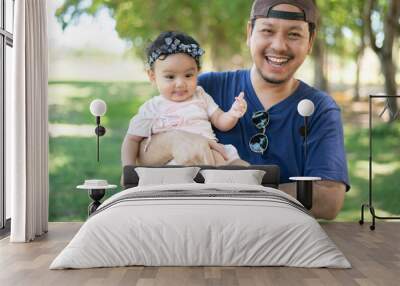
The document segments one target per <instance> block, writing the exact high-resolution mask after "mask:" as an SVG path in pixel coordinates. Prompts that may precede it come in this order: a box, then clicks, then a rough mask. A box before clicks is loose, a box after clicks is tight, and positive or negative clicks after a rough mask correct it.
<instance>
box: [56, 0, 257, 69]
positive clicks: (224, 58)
mask: <svg viewBox="0 0 400 286" xmlns="http://www.w3.org/2000/svg"><path fill="white" fill-rule="evenodd" d="M250 7H251V1H243V0H198V1H193V0H163V1H160V0H146V1H143V0H92V1H79V0H65V1H64V4H62V6H61V7H60V8H59V9H58V10H57V12H56V16H57V17H58V20H59V22H60V23H61V24H62V27H63V29H65V28H66V27H67V26H68V25H69V24H71V23H73V22H74V21H76V20H77V19H78V18H79V16H80V15H81V14H83V13H87V14H90V15H95V14H96V13H97V12H98V11H99V10H100V9H103V8H108V10H109V12H110V14H111V16H112V17H113V18H114V19H115V20H116V30H117V32H118V34H119V36H120V37H121V38H122V39H126V40H128V41H130V42H131V43H132V45H133V49H134V51H135V52H136V54H137V55H139V56H142V57H143V51H144V48H145V46H146V45H147V44H148V41H149V40H150V39H153V38H155V37H156V36H157V35H158V33H160V32H161V31H166V30H180V31H185V32H187V33H189V34H191V35H192V36H194V37H195V38H196V39H197V40H198V41H199V42H200V44H201V45H202V46H203V48H205V50H206V55H207V56H208V57H209V58H210V60H211V62H212V64H213V66H214V68H215V69H217V70H220V69H223V68H224V66H225V64H226V63H227V62H228V61H230V60H232V59H237V61H238V64H239V65H240V64H241V62H240V61H241V59H242V56H243V55H244V54H246V53H244V51H245V49H246V42H245V37H246V22H247V21H248V18H249V15H248V14H249V11H250Z"/></svg>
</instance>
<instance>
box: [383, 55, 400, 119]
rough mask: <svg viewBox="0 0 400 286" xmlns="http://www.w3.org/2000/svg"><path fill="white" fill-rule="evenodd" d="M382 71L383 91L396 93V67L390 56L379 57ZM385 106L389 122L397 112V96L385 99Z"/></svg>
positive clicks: (390, 93)
mask: <svg viewBox="0 0 400 286" xmlns="http://www.w3.org/2000/svg"><path fill="white" fill-rule="evenodd" d="M380 58H381V63H382V73H383V76H384V77H385V93H386V94H387V95H397V86H396V67H395V65H394V63H393V59H392V57H385V56H384V55H382V56H381V57H380ZM387 106H388V108H389V110H388V112H389V116H390V117H389V122H392V121H394V120H395V119H396V118H395V116H396V115H397V112H398V106H397V98H395V97H391V98H388V99H387Z"/></svg>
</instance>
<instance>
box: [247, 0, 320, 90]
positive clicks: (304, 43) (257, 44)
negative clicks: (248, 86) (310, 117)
mask: <svg viewBox="0 0 400 286" xmlns="http://www.w3.org/2000/svg"><path fill="white" fill-rule="evenodd" d="M273 9H274V10H281V11H288V12H301V10H300V9H299V8H297V7H295V6H292V5H287V4H281V5H277V6H275V7H274V8H273ZM247 32H248V34H247V45H248V46H249V47H250V52H251V56H252V59H253V62H254V65H255V68H256V69H257V72H258V74H259V75H260V76H261V77H262V78H263V79H264V80H265V81H266V82H268V83H272V84H282V83H285V82H287V81H289V80H290V79H291V78H292V77H293V75H294V73H295V72H296V70H297V69H298V68H299V67H300V65H301V64H302V63H303V62H304V60H305V58H306V56H307V54H308V53H309V52H310V51H311V47H312V43H313V39H310V32H309V28H308V23H306V22H304V21H296V20H286V19H277V18H259V19H257V20H256V21H255V25H254V28H253V29H252V27H251V24H250V23H249V24H248V29H247Z"/></svg>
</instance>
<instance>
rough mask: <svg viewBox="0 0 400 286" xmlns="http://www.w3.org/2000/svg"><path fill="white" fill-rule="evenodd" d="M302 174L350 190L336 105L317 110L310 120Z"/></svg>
mask: <svg viewBox="0 0 400 286" xmlns="http://www.w3.org/2000/svg"><path fill="white" fill-rule="evenodd" d="M304 174H305V175H306V176H317V177H321V178H322V179H323V180H332V181H338V182H343V183H344V184H346V189H347V190H348V189H350V184H349V178H348V171H347V160H346V153H345V148H344V137H343V125H342V120H341V115H340V109H339V107H337V106H336V107H332V108H329V109H327V110H325V111H323V112H320V113H319V116H318V117H317V118H315V120H314V122H311V124H310V127H309V133H308V136H307V158H306V167H305V172H304Z"/></svg>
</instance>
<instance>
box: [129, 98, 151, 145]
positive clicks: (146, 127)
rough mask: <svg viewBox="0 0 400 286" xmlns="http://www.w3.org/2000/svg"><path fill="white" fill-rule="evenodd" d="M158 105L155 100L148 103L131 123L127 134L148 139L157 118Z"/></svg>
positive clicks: (140, 109)
mask: <svg viewBox="0 0 400 286" xmlns="http://www.w3.org/2000/svg"><path fill="white" fill-rule="evenodd" d="M156 114H157V112H156V105H155V103H154V101H153V100H149V101H146V102H145V103H144V104H143V105H142V106H141V107H140V108H139V111H138V113H137V114H136V115H135V116H133V117H132V119H131V120H130V122H129V127H128V131H127V134H130V135H136V136H140V137H148V136H149V135H150V134H151V128H152V124H153V121H154V118H155V116H156Z"/></svg>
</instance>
